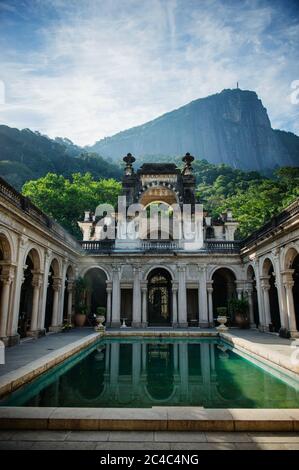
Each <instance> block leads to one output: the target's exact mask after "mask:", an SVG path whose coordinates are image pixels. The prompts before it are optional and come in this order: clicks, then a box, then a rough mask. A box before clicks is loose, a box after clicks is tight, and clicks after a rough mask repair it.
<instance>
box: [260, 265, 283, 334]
mask: <svg viewBox="0 0 299 470" xmlns="http://www.w3.org/2000/svg"><path fill="white" fill-rule="evenodd" d="M263 272H264V275H265V276H266V277H267V278H268V280H269V291H268V293H269V304H270V318H271V323H270V325H269V330H270V331H275V332H278V331H279V330H280V327H281V322H280V311H279V302H278V292H277V288H276V285H275V273H274V268H273V264H272V262H271V260H270V259H266V260H265V262H264V269H263Z"/></svg>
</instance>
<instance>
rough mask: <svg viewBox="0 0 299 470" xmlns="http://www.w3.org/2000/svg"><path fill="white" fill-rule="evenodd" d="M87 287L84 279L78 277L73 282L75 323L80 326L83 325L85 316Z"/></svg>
mask: <svg viewBox="0 0 299 470" xmlns="http://www.w3.org/2000/svg"><path fill="white" fill-rule="evenodd" d="M87 289H88V285H87V282H86V280H85V279H84V278H82V277H80V278H78V279H77V280H76V283H75V324H76V326H80V327H82V326H84V325H85V322H86V317H87V310H88V309H87V298H86V297H87Z"/></svg>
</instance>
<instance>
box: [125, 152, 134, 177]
mask: <svg viewBox="0 0 299 470" xmlns="http://www.w3.org/2000/svg"><path fill="white" fill-rule="evenodd" d="M135 160H136V159H135V157H133V155H132V154H131V153H128V154H127V155H126V156H125V157H124V158H123V161H124V162H125V164H126V166H125V175H126V176H131V175H132V174H133V173H134V169H133V163H134V162H135Z"/></svg>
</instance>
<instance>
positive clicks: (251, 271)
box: [247, 265, 260, 328]
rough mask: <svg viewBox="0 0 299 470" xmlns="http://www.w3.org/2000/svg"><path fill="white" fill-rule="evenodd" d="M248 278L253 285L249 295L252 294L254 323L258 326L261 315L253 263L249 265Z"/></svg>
mask: <svg viewBox="0 0 299 470" xmlns="http://www.w3.org/2000/svg"><path fill="white" fill-rule="evenodd" d="M247 279H248V281H249V282H250V285H251V287H252V292H251V294H250V292H249V294H248V295H249V296H251V303H252V314H253V320H254V324H255V325H256V327H257V328H258V326H259V324H260V316H259V307H258V298H257V290H256V279H255V272H254V269H253V267H252V266H251V265H250V266H248V270H247ZM249 303H250V299H249Z"/></svg>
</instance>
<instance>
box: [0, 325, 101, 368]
mask: <svg viewBox="0 0 299 470" xmlns="http://www.w3.org/2000/svg"><path fill="white" fill-rule="evenodd" d="M91 333H94V329H93V328H74V329H73V330H71V331H70V332H68V333H51V334H48V335H46V336H42V337H41V338H38V339H35V338H30V339H26V340H25V341H22V342H21V343H20V344H18V345H16V346H13V347H11V348H6V349H5V364H0V376H1V375H4V374H7V373H8V372H11V371H15V370H16V369H18V368H19V367H23V366H25V365H27V364H29V363H30V362H33V361H35V360H36V359H40V358H41V357H42V356H45V355H46V354H49V353H50V352H51V351H56V350H57V349H59V348H63V347H64V346H67V345H68V344H71V343H73V342H74V341H77V340H78V339H81V338H84V337H86V336H88V335H90V334H91Z"/></svg>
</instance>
